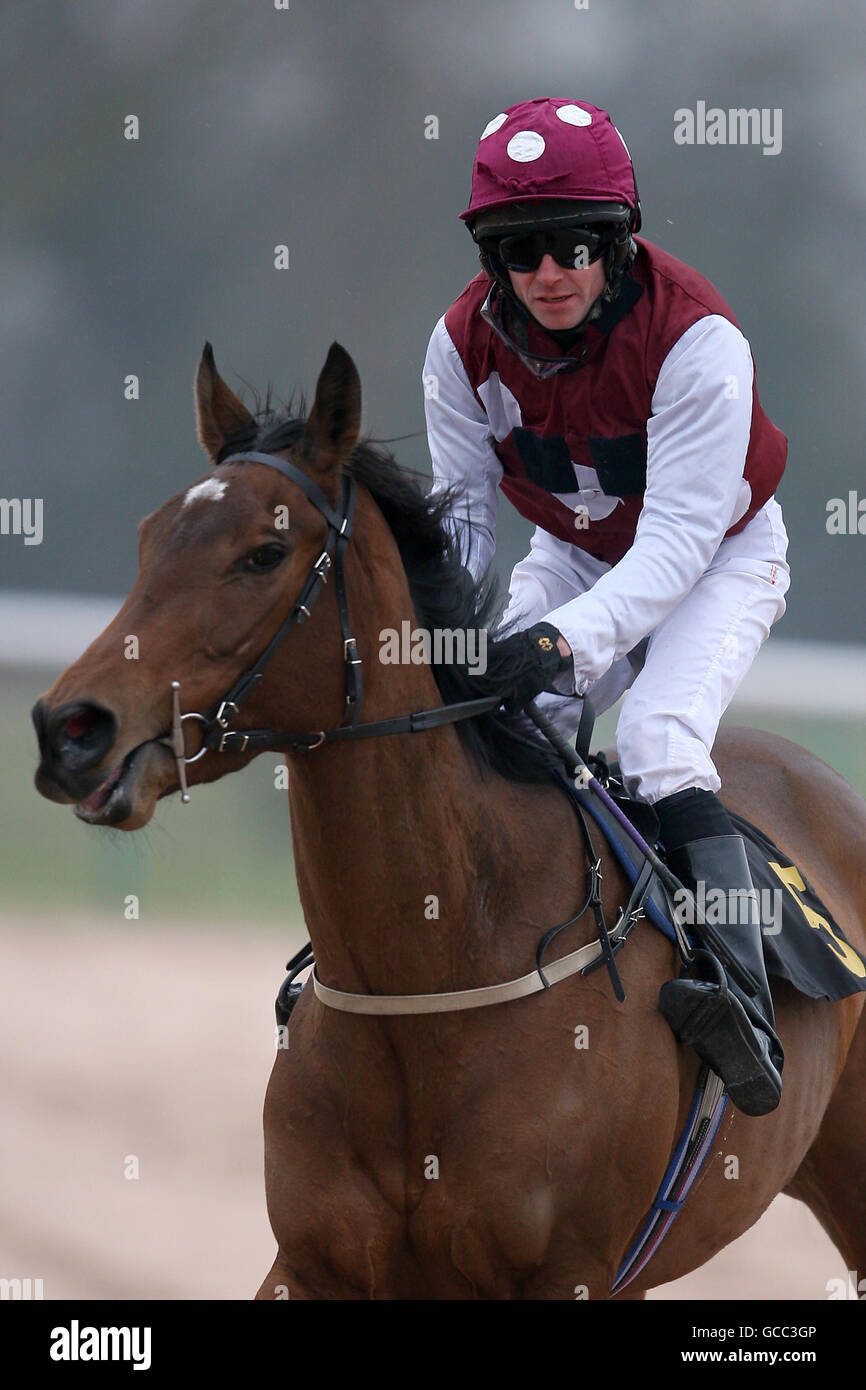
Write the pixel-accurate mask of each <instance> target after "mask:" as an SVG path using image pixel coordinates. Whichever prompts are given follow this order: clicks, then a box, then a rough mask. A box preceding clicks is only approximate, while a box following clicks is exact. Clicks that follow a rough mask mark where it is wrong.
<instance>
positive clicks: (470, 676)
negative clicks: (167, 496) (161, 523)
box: [217, 392, 558, 782]
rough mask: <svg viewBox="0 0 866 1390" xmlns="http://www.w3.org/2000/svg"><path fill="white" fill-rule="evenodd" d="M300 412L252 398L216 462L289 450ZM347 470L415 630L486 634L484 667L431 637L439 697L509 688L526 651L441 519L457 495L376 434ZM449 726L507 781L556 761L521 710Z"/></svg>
mask: <svg viewBox="0 0 866 1390" xmlns="http://www.w3.org/2000/svg"><path fill="white" fill-rule="evenodd" d="M305 416H306V410H305V407H304V402H303V399H302V398H301V400H300V413H293V404H292V402H290V403H289V406H288V407H287V408H286V409H285V410H282V411H279V412H276V411H273V410H272V409H271V405H270V392H269V393H268V396H267V399H266V401H265V405H264V407H262V406H261V403H260V401H259V399H258V397H257V398H256V415H255V417H254V418H253V421H252V423H251V425H249V426H248V427H247V428H246V429H245V430H244V431H242V432H241V433H239V434H237V435H235V436H234V437H233V438H232V439H229V440H227V441H226V443H225V444H224V445H223V448H222V449H221V450H220V453H219V456H218V458H217V463H220V462H221V461H222V459H223V458H224V457H228V455H229V454H232V453H236V452H243V451H244V450H247V449H250V450H257V451H259V452H261V453H274V452H276V451H277V450H280V449H289V448H291V447H292V446H293V445H295V444H297V443H298V441H299V439H300V437H301V434H302V432H303V429H304V425H305V423H306V419H305ZM346 467H347V469H348V471H350V472H351V474H352V476H353V477H354V478H355V480H356V482H358V483H360V484H362V485H363V486H364V487H365V488H367V490H368V491H369V493H370V495H371V496H372V497H373V499H374V501H375V502H376V504H377V506H378V507H379V510H380V511H381V512H382V515H383V516H384V518H385V521H386V522H387V524H388V527H389V528H390V531H391V534H392V536H393V537H394V541H395V543H396V545H397V549H398V551H399V553H400V558H401V560H402V562H403V567H404V569H405V571H406V578H407V581H408V584H409V592H410V595H411V598H412V603H413V605H414V608H415V615H416V624H415V625H416V627H417V628H418V629H421V630H426V631H427V632H430V633H431V637H432V632H433V630H434V629H438V630H440V631H442V630H447V629H450V630H451V631H453V632H457V631H459V630H461V629H462V630H463V631H464V632H465V631H466V630H467V629H470V630H473V631H475V632H476V633H480V632H481V631H482V630H484V631H485V632H486V633H487V638H486V642H487V669H486V671H485V672H484V673H483V674H481V673H480V672H477V671H472V670H471V669H470V667H469V665H467V664H465V663H462V664H461V663H458V662H455V661H451V660H449V661H442V660H439V661H437V660H436V650H437V648H436V644H435V643H433V642H432V641H431V648H432V654H433V659H432V660H431V662H430V666H431V669H432V672H433V676H434V679H435V681H436V684H437V686H438V689H439V693H440V694H441V696H442V699H443V701H444V702H445V703H446V704H453V703H456V702H458V701H461V700H473V699H478V698H480V697H482V696H485V695H493V694H496V693H498V692H499V691H501V690H504V689H507V688H508V687H509V686H510V685H512V684H513V682H514V680H515V678H516V677H517V676H518V675H519V674H520V673H521V672H522V670H524V669H525V667H526V665H527V664H528V661H529V660H531V657H529V656H528V655H527V653H526V652H525V651H524V650H523V649H518V650H515V648H514V644H512V643H508V642H507V641H506V637H507V636H508V634H507V633H506V632H505V631H504V630H498V631H497V630H496V629H497V619H498V616H499V608H500V602H499V593H498V584H497V581H496V579H495V578H494V577H492V576H491V575H490V574H489V573H488V574H486V575H484V576H483V577H482V578H481V579H480V580H479V581H478V582H476V581H475V580H473V578H472V576H471V575H470V574H469V571H468V570H467V569H465V568H464V566H463V563H462V557H461V554H460V551H459V548H458V544H457V541H456V540H455V539H454V537H453V535H452V533H451V531H450V529H449V528H448V526H447V525H446V519H447V517H448V516H449V514H450V511H451V508H452V505H453V501H454V493H453V492H450V491H449V492H443V493H440V494H438V495H437V496H436V497H431V496H429V495H427V494H425V493H424V492H423V491H422V488H421V482H422V481H423V482H425V483H426V482H429V479H427V478H425V477H424V475H422V474H417V473H414V472H413V471H411V470H409V469H407V468H404V467H403V466H402V465H401V464H399V463H398V462H397V459H396V458H395V457H394V455H393V453H391V451H390V450H389V449H388V448H386V447H385V445H384V444H383V443H382V442H381V441H375V440H371V439H365V440H362V441H361V442H360V443H358V444H357V445H356V446H355V448H354V450H353V451H352V454H351V457H350V459H349V462H348V464H347V465H346ZM350 600H351V595H350ZM494 633H495V635H494ZM464 650H465V648H464ZM408 712H409V711H407V713H408ZM455 727H456V729H457V732H458V735H459V736H460V738H461V740H462V741H463V743H464V745H465V747H466V748H467V750H468V751H469V753H470V754H471V755H472V757H473V758H474V760H475V762H476V764H477V765H478V766H479V767H480V768H482V769H491V770H492V771H494V772H497V773H499V774H500V776H502V777H505V778H507V779H508V780H509V781H512V782H549V780H550V778H551V775H552V773H553V771H554V769H555V768H556V767H557V766H558V763H557V760H556V757H555V755H554V754H553V753H552V751H551V750H549V749H548V747H547V745H545V744H544V743H542V742H541V740H540V739H539V738H538V737H537V736H534V735H533V731H532V730H531V728H530V726H529V723H528V720H527V719H526V718H525V717H524V716H522V715H520V714H508V713H506V712H505V711H504V710H499V711H496V712H495V713H492V714H485V715H480V716H479V717H477V718H475V719H467V720H462V721H461V722H460V723H458V724H457V725H455Z"/></svg>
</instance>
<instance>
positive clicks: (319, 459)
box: [300, 343, 361, 470]
mask: <svg viewBox="0 0 866 1390" xmlns="http://www.w3.org/2000/svg"><path fill="white" fill-rule="evenodd" d="M360 432H361V378H360V377H359V376H358V369H357V367H356V366H355V364H354V362H353V361H352V359H351V357H350V356H349V354H348V352H347V351H346V349H345V348H343V347H341V346H340V344H339V343H332V344H331V346H330V348H329V349H328V356H327V358H326V359H325V365H324V367H323V368H322V370H321V373H320V374H319V380H318V381H317V382H316V399H315V400H314V401H313V408H312V410H311V411H310V416H309V419H308V420H307V423H306V425H305V427H304V433H303V436H302V438H301V445H300V447H301V455H302V457H303V458H305V459H307V460H309V461H310V462H311V463H313V464H314V465H315V466H316V468H318V469H321V470H327V469H331V468H339V466H340V465H341V464H342V463H343V462H344V461H345V460H346V459H347V458H348V457H349V455H350V454H351V452H352V450H353V449H354V447H355V445H356V444H357V442H358V435H359V434H360Z"/></svg>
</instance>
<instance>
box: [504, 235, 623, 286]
mask: <svg viewBox="0 0 866 1390" xmlns="http://www.w3.org/2000/svg"><path fill="white" fill-rule="evenodd" d="M615 239H616V231H615V230H612V229H610V228H607V227H605V228H604V229H602V230H600V231H593V229H592V228H591V227H581V226H578V225H575V226H570V227H568V226H566V227H544V228H536V229H534V230H532V231H528V232H518V233H513V234H510V235H508V236H499V237H490V238H484V241H485V243H486V247H485V249H489V250H490V251H493V252H494V253H495V254H496V255H497V256H498V257H499V259H500V261H501V262H502V264H503V265H504V266H505V268H506V270H516V271H517V272H518V273H523V274H526V273H527V272H529V271H533V270H537V269H538V267H539V266H540V265H541V261H542V257H544V256H546V255H548V254H550V255H551V256H552V257H553V259H554V260H555V261H556V264H557V265H559V266H562V268H563V270H585V269H586V267H587V266H590V265H592V264H593V262H594V261H597V260H598V259H599V257H600V256H602V255H604V252H605V249H606V248H607V247H608V246H609V245H610V244H611V242H612V241H614V240H615Z"/></svg>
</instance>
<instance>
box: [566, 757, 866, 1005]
mask: <svg viewBox="0 0 866 1390" xmlns="http://www.w3.org/2000/svg"><path fill="white" fill-rule="evenodd" d="M616 771H617V769H616V766H615V764H611V773H612V774H613V775H614V776H615V775H616ZM609 790H610V789H609ZM611 794H612V793H611ZM577 796H578V798H579V800H580V803H581V805H582V806H583V807H584V809H585V810H586V811H588V812H589V813H590V815H592V817H593V818H594V820H595V821H596V823H597V824H598V825H599V827H600V828H601V830H602V832H603V833H604V836H605V838H606V840H607V841H608V843H609V844H610V847H611V849H612V850H613V852H614V854H615V855H616V857H617V859H618V860H619V862H620V864H621V866H622V868H623V869H624V870H625V872H626V874H627V875H628V877H629V878H630V879H631V881H632V882H634V881H635V879H636V877H637V875H638V873H639V872H640V870H641V868H642V867H643V855H642V854H641V852H640V850H639V849H638V848H637V846H636V845H635V844H634V843H633V841H632V840H630V839H629V837H628V836H627V835H626V833H625V832H624V830H623V829H622V827H621V826H620V825H618V824H617V822H616V820H615V819H614V818H613V816H612V815H611V814H610V812H609V811H608V810H607V808H606V807H605V806H604V804H603V803H602V802H601V801H600V799H599V798H598V797H597V796H593V795H592V793H591V792H589V791H581V790H579V789H578V790H577ZM614 800H615V801H616V803H617V805H618V806H619V808H620V810H622V811H623V812H624V813H625V814H626V815H627V816H628V817H629V819H630V820H632V821H633V823H634V824H635V826H636V828H637V829H638V830H639V831H640V833H641V835H642V836H643V837H644V839H645V840H647V841H648V843H650V844H652V845H653V846H654V847H655V848H656V850H657V851H658V852H659V853H663V847H662V846H661V845H660V844H659V843H658V839H657V836H658V822H657V820H656V817H655V813H654V812H653V811H652V808H651V807H649V806H647V805H645V804H643V803H641V802H636V801H632V800H630V799H629V798H628V797H621V796H614ZM729 814H730V817H731V820H732V821H733V824H734V828H735V829H736V830H737V831H738V832H739V833H740V834H741V835H742V836H743V839H744V840H745V843H746V854H747V857H748V860H749V868H750V869H751V872H752V882H753V884H754V886H755V888H756V890H757V893H758V901H759V904H760V913H761V928H762V933H761V939H762V941H763V945H764V960H765V963H766V968H767V974H768V975H769V976H775V977H776V978H777V979H783V980H788V981H789V982H790V983H791V984H792V985H794V987H795V988H796V989H798V990H799V991H800V993H801V994H806V995H808V996H809V997H810V998H811V999H844V998H845V997H846V996H847V995H849V994H856V993H857V992H858V991H866V957H864V956H863V955H861V953H860V952H859V951H857V950H855V948H854V947H853V946H852V945H851V943H850V942H849V941H848V940H847V938H846V936H845V934H844V932H843V931H842V928H841V927H840V926H839V924H838V923H837V922H836V921H835V920H834V919H833V917H832V916H831V914H830V912H829V911H828V909H827V908H826V907H825V906H824V904H823V903H822V901H821V899H820V898H819V897H818V895H817V893H816V892H815V890H814V888H813V887H812V886H811V884H810V883H809V881H808V879H807V878H806V877H805V875H804V874H803V872H802V870H801V869H799V868H798V866H797V865H796V864H794V862H793V860H792V859H791V858H790V857H789V856H788V855H786V854H785V853H784V851H783V850H781V849H779V847H778V845H775V844H774V843H773V841H772V840H771V839H769V837H768V836H766V835H765V834H764V833H763V831H761V830H759V829H758V828H757V826H754V825H752V824H751V823H750V822H749V821H747V820H745V819H744V818H743V817H742V816H738V815H736V814H735V813H734V812H733V811H730V810H729ZM723 898H724V895H723V894H721V893H718V894H716V896H715V897H714V896H713V891H712V890H708V891H707V892H706V895H705V899H704V902H703V903H702V904H701V906H702V907H703V910H704V912H705V914H706V918H707V921H708V922H709V923H710V924H711V925H716V926H718V928H719V930H720V931H724V922H725V916H724V913H725V911H726V910H727V905H726V903H725V902H724V901H723V900H722V899H723ZM645 911H646V916H647V918H648V919H649V920H650V921H651V922H652V923H653V925H654V926H656V927H657V928H658V929H659V930H660V931H662V932H664V934H665V936H667V937H668V938H669V939H670V940H672V941H675V940H676V935H675V932H674V928H673V924H672V923H671V921H670V916H669V911H670V904H669V903H668V901H667V899H666V897H665V895H664V894H657V893H654V894H653V895H652V896H651V897H650V898H648V899H647V902H646V904H645ZM719 912H720V913H721V915H718V914H719ZM714 914H715V915H714Z"/></svg>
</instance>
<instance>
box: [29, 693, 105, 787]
mask: <svg viewBox="0 0 866 1390" xmlns="http://www.w3.org/2000/svg"><path fill="white" fill-rule="evenodd" d="M34 722H35V718H34ZM37 731H38V726H37ZM43 738H44V742H45V743H46V744H47V747H48V750H49V751H50V752H51V753H52V754H53V755H54V757H55V758H56V759H57V760H58V761H59V762H61V763H63V765H64V766H65V767H66V768H68V769H69V770H70V771H75V772H83V771H85V770H86V769H87V768H90V767H95V766H96V764H97V763H100V762H101V761H102V759H103V758H104V757H105V755H106V753H107V752H108V750H109V749H110V748H111V746H112V745H113V743H114V742H115V740H116V738H117V720H116V719H115V717H114V715H113V714H112V713H111V711H110V710H107V709H104V708H103V706H102V705H96V704H87V703H84V702H81V701H76V702H75V703H74V704H66V705H60V706H59V708H58V709H56V710H54V711H53V712H52V713H51V714H50V715H48V717H47V719H44V717H43ZM41 741H42V740H40V742H41Z"/></svg>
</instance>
